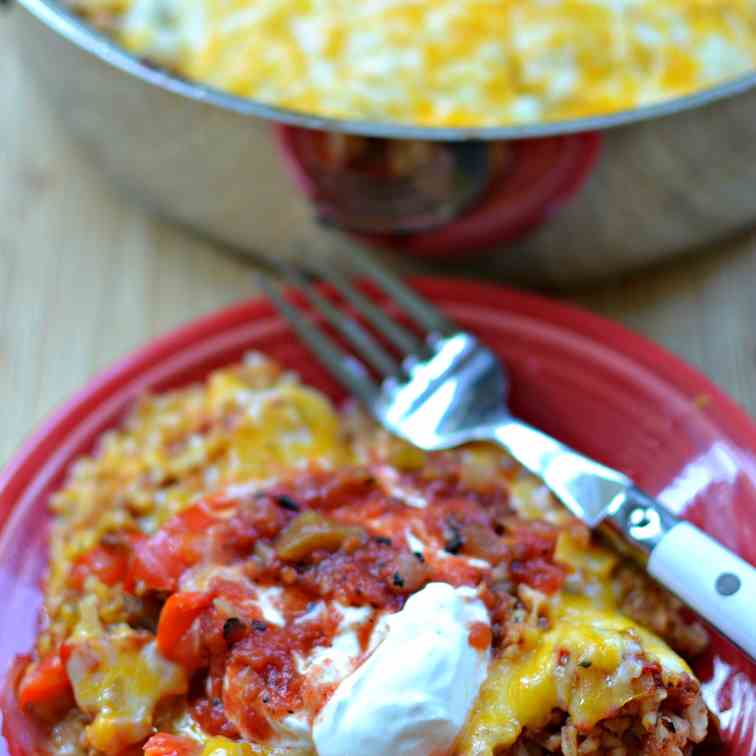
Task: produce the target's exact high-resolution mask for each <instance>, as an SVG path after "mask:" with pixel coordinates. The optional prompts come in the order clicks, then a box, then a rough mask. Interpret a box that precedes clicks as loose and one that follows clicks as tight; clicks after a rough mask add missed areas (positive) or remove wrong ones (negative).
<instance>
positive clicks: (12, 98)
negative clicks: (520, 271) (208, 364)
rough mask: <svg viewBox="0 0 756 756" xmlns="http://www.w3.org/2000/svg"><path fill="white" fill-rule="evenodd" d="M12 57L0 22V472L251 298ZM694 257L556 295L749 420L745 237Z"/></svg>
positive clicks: (749, 270) (231, 271) (754, 381)
mask: <svg viewBox="0 0 756 756" xmlns="http://www.w3.org/2000/svg"><path fill="white" fill-rule="evenodd" d="M12 48H13V39H12V36H11V33H10V29H9V28H8V25H4V24H3V19H2V18H1V17H0V49H2V50H3V51H4V53H3V54H2V55H0V81H2V82H3V85H2V87H0V114H2V115H1V116H0V208H1V209H2V219H3V221H2V224H1V225H0V397H2V399H3V401H4V412H3V419H2V425H0V462H3V461H5V460H6V459H7V457H8V456H9V455H10V454H11V453H12V452H13V450H14V449H15V448H16V447H17V446H18V445H19V443H20V442H21V441H22V439H23V438H24V437H25V436H27V435H28V434H29V432H30V431H31V430H32V429H33V428H34V426H35V424H36V423H37V422H39V420H40V419H41V418H42V417H43V416H44V415H45V414H47V413H48V412H49V411H50V410H51V409H52V408H53V407H54V406H55V405H56V404H58V403H59V402H61V401H62V400H63V399H65V398H66V397H67V396H69V395H70V394H71V393H72V392H73V391H75V390H76V389H77V388H78V387H80V386H81V385H82V384H83V383H84V382H85V381H86V380H87V379H88V378H89V377H91V376H92V375H93V374H94V373H95V372H96V371H98V370H100V369H101V368H103V367H104V366H106V365H107V364H108V363H110V362H112V361H113V360H114V359H116V358H117V357H119V356H121V355H123V354H124V353H126V352H128V351H129V350H131V349H133V348H135V347H137V346H138V345H140V344H142V343H144V342H145V341H146V340H148V339H150V338H151V337H153V336H154V335H156V334H158V333H160V332H162V331H165V330H166V329H168V328H171V327H173V326H175V325H177V324H179V323H181V322H182V321H185V320H187V319H189V318H192V317H195V316H197V315H200V314H203V313H206V312H209V311H210V310H212V309H214V308H217V307H219V306H222V305H224V304H228V303H230V302H233V301H234V300H237V299H240V298H243V297H249V296H251V295H254V294H255V293H256V287H255V284H254V279H253V276H252V272H253V270H254V268H253V265H252V263H251V262H250V261H249V260H248V259H244V258H242V257H240V256H238V255H234V254H231V253H229V252H225V251H223V250H220V249H218V248H217V247H215V246H213V245H212V244H209V243H207V242H204V241H202V240H198V239H196V238H194V237H192V236H190V235H188V234H187V233H186V232H184V231H182V230H180V229H177V228H175V227H173V226H171V225H168V224H166V223H164V222H162V221H159V220H157V219H155V218H153V217H150V216H148V215H147V214H145V212H144V211H143V210H141V209H139V208H137V207H135V206H133V205H131V204H129V203H128V202H127V201H125V199H124V198H123V197H122V196H120V195H119V194H117V193H116V192H115V191H114V190H113V189H112V188H111V186H110V184H109V182H108V180H107V179H106V178H105V177H104V176H102V175H101V174H100V173H99V172H98V170H97V169H96V167H94V166H92V165H90V164H89V162H88V161H87V160H85V159H84V157H83V156H82V154H80V151H79V149H78V148H77V147H76V146H74V145H72V144H70V143H69V142H68V140H67V138H66V135H65V134H64V133H63V130H62V129H61V128H60V125H59V124H58V123H57V122H56V120H55V119H54V117H53V116H52V115H51V114H50V112H49V111H48V110H47V109H46V107H45V105H44V103H42V102H40V100H39V98H38V96H37V94H36V93H35V91H34V89H33V88H32V87H31V86H30V84H29V82H28V81H27V78H26V76H25V75H24V73H23V72H22V71H21V70H20V66H19V65H18V63H17V59H16V57H15V55H14V54H13V50H12ZM706 252H707V254H703V253H702V254H701V255H700V256H697V257H695V258H690V257H689V258H686V260H685V261H683V262H681V263H680V264H678V265H670V266H667V267H665V268H663V269H657V270H654V271H651V272H648V273H645V274H642V275H637V276H634V277H632V278H630V279H627V280H625V281H623V282H621V283H619V284H615V285H613V286H611V287H601V288H594V289H591V290H585V291H580V292H573V293H571V294H568V295H566V296H567V298H568V299H571V300H573V301H575V302H577V303H579V304H581V305H583V306H586V307H588V308H590V309H592V310H594V311H595V312H598V313H602V314H604V315H607V316H608V317H611V318H614V319H616V320H619V321H621V322H623V323H625V324H626V325H628V326H630V327H631V328H634V329H636V330H638V331H640V332H641V333H644V334H646V335H648V336H650V337H651V338H653V339H655V340H657V341H659V342H660V343H662V344H664V345H665V346H667V347H668V348H669V349H671V350H672V351H673V352H675V353H677V354H678V355H680V356H681V357H683V358H684V359H686V360H688V361H690V362H691V363H692V364H694V365H696V366H698V367H699V368H701V369H702V370H703V371H704V372H705V373H707V374H708V375H709V376H710V377H711V378H712V379H713V380H714V381H715V382H717V383H718V384H719V385H720V386H721V387H722V388H724V389H725V390H726V391H728V392H730V393H731V394H732V395H733V396H734V397H735V399H737V400H738V401H739V402H740V403H741V404H742V405H743V406H744V407H746V408H747V409H748V410H749V411H750V412H751V413H752V414H756V329H755V328H754V325H755V324H756V297H754V295H753V292H754V282H755V281H756V235H751V236H746V237H743V238H741V239H739V240H737V241H736V242H733V243H731V244H729V245H727V246H726V247H722V248H720V249H717V250H707V251H706ZM400 267H402V268H403V269H412V270H422V271H425V272H429V271H432V269H433V268H438V266H427V265H420V264H405V265H402V266H400ZM440 272H444V273H448V272H449V270H448V269H443V270H442V271H440ZM455 272H456V274H458V275H471V274H475V268H474V267H472V268H465V269H459V268H457V269H455ZM484 273H485V271H484V270H482V269H480V268H479V269H478V270H477V275H484Z"/></svg>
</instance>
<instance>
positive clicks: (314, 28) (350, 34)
mask: <svg viewBox="0 0 756 756" xmlns="http://www.w3.org/2000/svg"><path fill="white" fill-rule="evenodd" d="M79 2H81V3H83V6H84V11H85V12H86V10H87V8H89V7H90V6H91V10H92V11H95V10H98V9H100V7H101V6H102V3H103V0H79ZM106 2H113V3H115V5H114V6H113V9H112V10H113V12H115V13H116V15H117V16H118V18H119V20H118V23H117V25H116V29H117V30H116V35H117V37H118V39H119V40H120V41H121V42H122V43H123V44H124V45H125V46H126V47H127V48H129V49H130V50H133V51H135V52H136V53H138V54H140V55H146V56H148V57H151V58H153V59H155V60H156V61H158V62H160V63H163V64H166V65H168V66H170V67H172V68H174V69H176V70H177V71H178V72H180V73H181V74H182V75H184V76H187V77H188V78H190V79H195V80H197V81H201V82H205V83H207V84H210V85H212V86H214V87H217V88H220V89H224V90H228V91H229V92H232V93H233V94H236V95H240V96H242V97H250V98H254V99H257V100H260V101H263V102H266V103H271V104H275V105H279V106H283V107H286V108H291V109H294V110H299V111H306V112H313V113H318V114H322V115H330V116H338V117H349V118H367V119H374V120H392V121H401V122H406V123H414V124H423V125H437V126H483V125H497V124H499V125H500V124H509V123H532V122H539V121H550V120H558V119H564V118H573V117H581V116H589V115H596V114H602V113H609V112H613V111H618V110H622V109H626V108H632V107H635V106H638V105H643V104H647V103H652V102H657V101H659V100H662V99H664V98H668V97H674V96H677V95H682V94H686V93H690V92H693V91H695V90H697V89H701V88H703V87H707V86H709V85H712V84H714V83H716V82H719V81H721V80H723V79H727V78H729V77H734V76H737V75H738V74H741V73H743V72H746V71H748V70H750V69H752V68H753V67H754V64H755V62H756V2H755V0H368V1H367V2H361V3H355V2H351V1H350V0H106ZM124 3H125V5H126V9H125V11H124Z"/></svg>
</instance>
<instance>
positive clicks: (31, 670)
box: [18, 652, 71, 706]
mask: <svg viewBox="0 0 756 756" xmlns="http://www.w3.org/2000/svg"><path fill="white" fill-rule="evenodd" d="M70 690H71V683H70V681H69V679H68V674H67V673H66V668H65V666H64V664H63V661H62V659H61V658H60V654H59V653H58V652H54V653H51V654H48V655H47V656H45V657H44V658H43V659H41V660H40V661H38V662H34V663H32V664H30V665H29V667H28V668H27V669H26V672H25V673H24V676H23V677H22V678H21V683H20V685H19V688H18V700H19V702H20V703H21V705H22V706H28V705H29V704H41V703H47V702H49V701H53V700H54V699H56V698H59V697H61V696H65V695H67V694H68V693H69V692H70Z"/></svg>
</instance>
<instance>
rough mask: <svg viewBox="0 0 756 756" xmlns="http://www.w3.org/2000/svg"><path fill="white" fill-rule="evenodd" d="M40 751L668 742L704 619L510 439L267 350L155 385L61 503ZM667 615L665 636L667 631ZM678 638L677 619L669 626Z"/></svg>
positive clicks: (678, 749) (82, 464)
mask: <svg viewBox="0 0 756 756" xmlns="http://www.w3.org/2000/svg"><path fill="white" fill-rule="evenodd" d="M51 506H52V509H53V512H54V513H55V520H54V525H53V530H52V536H51V552H50V553H51V559H50V567H49V573H48V577H47V581H46V599H45V626H44V629H43V632H42V634H41V635H40V637H39V639H38V642H37V646H36V651H35V654H34V656H33V658H32V659H31V660H30V661H28V663H26V662H22V663H21V664H20V665H19V666H17V667H16V670H15V674H16V677H15V683H14V684H15V686H16V694H17V697H18V702H19V704H20V706H21V707H22V708H23V709H24V710H25V711H26V712H27V714H28V715H30V716H31V718H32V719H33V720H34V722H35V723H36V725H37V726H38V727H39V728H40V729H41V731H42V732H43V733H44V736H43V737H42V739H41V741H40V742H39V744H38V746H37V749H38V752H40V753H44V752H49V753H52V754H70V755H71V756H84V755H85V754H111V755H112V756H118V755H119V754H130V753H138V752H140V750H142V749H143V751H144V753H145V754H147V755H148V756H171V755H175V756H192V755H194V754H214V756H219V755H220V754H224V755H225V754H237V753H244V754H255V753H261V754H270V755H271V756H278V755H279V754H281V756H284V755H285V754H313V755H314V754H316V753H317V754H318V756H345V755H346V754H351V753H360V754H362V755H363V756H372V755H373V754H375V756H381V754H386V753H396V754H408V755H409V754H415V755H416V756H442V754H459V755H460V756H467V755H470V756H473V755H474V756H493V754H504V753H512V754H524V753H528V754H540V753H544V754H545V753H547V752H548V753H563V754H565V755H566V756H577V754H578V753H596V754H605V753H606V754H609V753H611V754H612V755H613V756H618V755H619V754H647V755H648V756H657V755H661V754H669V756H677V754H681V753H690V752H691V751H692V749H693V747H694V746H695V745H696V744H698V743H701V742H702V741H703V740H704V739H705V737H706V733H707V730H708V713H707V711H706V707H705V705H704V702H703V698H702V693H701V688H700V684H699V682H698V680H697V679H696V678H695V677H694V675H693V673H692V672H691V670H690V667H689V666H688V665H687V664H686V662H685V661H683V659H682V658H681V657H680V656H679V655H678V654H677V653H675V652H674V651H672V649H671V648H670V645H668V644H671V645H672V646H674V647H675V648H676V649H678V650H679V651H680V653H683V654H686V655H696V654H698V653H700V652H701V651H702V650H703V648H704V647H705V645H706V634H705V632H704V630H703V628H702V627H701V626H700V624H698V623H697V622H696V621H694V620H691V619H689V618H688V617H687V616H686V614H685V612H684V611H683V608H682V606H681V605H680V604H679V602H677V601H676V600H675V599H673V598H672V597H671V596H669V595H667V594H665V593H664V592H663V591H662V590H661V589H659V588H657V587H655V586H654V585H653V584H652V583H651V581H650V580H648V579H647V578H646V577H645V576H644V575H643V574H642V573H641V572H639V571H637V570H635V569H634V568H632V567H630V566H629V565H625V564H623V563H621V562H620V561H619V560H618V559H617V557H615V556H614V555H612V554H611V553H610V552H609V551H607V550H605V549H604V548H603V547H601V546H599V545H597V544H595V543H593V542H592V540H591V537H590V533H589V531H588V530H587V528H585V526H583V525H582V524H581V523H579V521H577V520H576V519H573V518H572V517H571V516H569V515H568V514H567V513H566V512H565V511H564V510H562V509H561V508H560V507H559V506H558V505H557V504H556V503H554V502H552V500H551V499H550V497H549V496H548V494H547V493H546V491H545V490H544V489H543V488H542V487H541V486H538V485H536V484H535V483H534V482H533V480H532V479H530V478H529V477H527V476H526V475H524V474H523V473H522V472H521V471H519V470H518V469H517V468H516V466H515V465H514V464H513V463H512V462H511V461H509V460H508V459H507V458H506V457H504V456H503V455H502V454H500V453H499V452H497V451H494V450H493V449H491V448H487V447H485V446H482V445H481V446H478V447H476V446H469V447H466V448H463V449H461V450H458V451H453V452H444V453H434V454H424V453H421V452H419V451H418V450H416V449H414V448H411V447H409V446H407V445H406V444H404V443H402V442H399V441H397V440H396V439H394V438H392V437H390V436H388V435H387V434H386V433H385V432H382V431H378V430H377V429H376V428H375V427H373V425H372V423H370V422H368V421H367V420H366V419H365V418H363V417H362V416H360V414H359V413H357V412H356V411H354V410H352V411H349V410H347V411H346V413H345V414H344V413H342V414H341V415H339V414H338V413H336V411H335V410H334V409H333V407H332V406H331V405H330V404H329V403H328V401H327V400H326V399H325V397H323V396H322V395H320V394H318V393H317V392H315V391H313V390H311V389H308V388H306V387H304V386H302V385H301V384H300V383H299V382H298V381H297V380H296V379H295V378H294V377H293V376H292V375H290V374H287V373H284V372H282V371H281V369H280V368H279V367H278V366H277V365H275V363H272V362H270V361H268V360H266V359H265V358H263V357H261V356H260V355H256V354H251V355H248V357H247V359H246V361H245V363H244V364H243V365H241V366H239V367H235V368H230V369H226V370H220V371H217V372H215V373H213V374H212V375H211V376H210V378H209V380H208V381H207V383H206V384H204V385H200V386H195V387H190V388H187V389H183V390H180V391H177V392H173V393H169V394H165V395H157V396H155V397H145V398H143V399H142V400H141V401H140V402H139V403H138V405H137V407H136V409H135V410H134V412H133V413H132V414H131V415H130V416H129V417H128V418H127V420H126V422H125V424H124V426H123V428H122V429H120V430H117V431H114V432H111V433H109V434H107V435H106V436H104V437H103V438H102V440H101V441H100V443H99V445H98V449H97V450H96V452H95V454H94V456H92V457H89V458H83V459H81V460H79V461H78V462H76V464H75V465H74V466H73V468H72V472H71V475H70V477H69V480H68V482H67V484H66V485H65V487H64V488H63V489H62V490H61V491H60V492H59V493H58V494H57V495H56V496H55V497H54V499H53V500H52V503H51ZM662 637H663V638H664V639H665V640H662V639H661V638H662ZM665 641H666V642H665Z"/></svg>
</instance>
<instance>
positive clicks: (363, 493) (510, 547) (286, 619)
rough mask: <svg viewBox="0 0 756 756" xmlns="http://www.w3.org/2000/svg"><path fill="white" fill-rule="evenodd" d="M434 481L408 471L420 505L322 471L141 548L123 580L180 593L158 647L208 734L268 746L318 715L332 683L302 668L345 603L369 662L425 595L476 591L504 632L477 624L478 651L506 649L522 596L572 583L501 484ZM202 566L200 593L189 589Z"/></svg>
mask: <svg viewBox="0 0 756 756" xmlns="http://www.w3.org/2000/svg"><path fill="white" fill-rule="evenodd" d="M433 473H434V477H432V478H429V477H424V474H423V473H421V472H418V473H403V474H402V476H401V480H400V483H401V486H400V489H401V490H410V489H411V490H412V492H413V501H408V500H407V499H406V497H402V496H399V495H395V494H394V493H393V492H391V491H390V490H389V491H388V492H387V488H386V486H385V485H379V484H378V482H377V480H376V475H374V474H372V473H371V471H370V470H369V469H357V470H350V471H339V472H322V471H320V472H317V471H316V472H313V471H310V472H308V473H307V474H303V475H301V476H299V477H296V478H294V479H291V480H289V481H287V482H286V483H280V484H277V485H276V486H274V487H273V488H272V489H271V490H268V491H264V492H249V493H244V494H242V495H239V496H237V497H235V498H234V497H216V498H213V499H207V500H203V501H200V502H198V503H197V504H195V505H193V506H191V507H189V508H188V509H187V510H185V511H183V512H182V513H180V514H179V515H177V516H175V517H174V518H172V519H171V520H169V521H168V522H167V523H165V524H164V526H163V527H162V528H161V529H160V530H159V531H158V532H157V533H156V534H154V535H153V536H152V537H150V538H148V539H146V540H143V541H141V542H138V543H136V544H135V546H134V548H133V553H132V554H131V559H130V562H129V564H128V574H127V576H126V584H127V586H129V587H130V590H132V591H133V592H134V593H136V594H138V595H142V596H144V595H149V594H156V595H158V596H161V597H162V598H163V599H165V597H166V596H169V598H168V600H167V601H166V603H165V605H164V607H163V613H162V615H161V621H160V624H159V629H158V645H159V647H160V645H161V628H162V629H163V630H164V633H165V636H164V645H165V647H166V649H167V653H168V654H169V656H170V658H172V659H174V660H175V661H177V662H178V663H180V664H182V665H183V666H185V667H186V669H187V670H189V671H190V673H191V674H192V675H193V678H192V679H193V684H192V691H191V694H190V703H191V711H192V714H193V716H194V717H195V719H196V720H197V721H198V723H199V724H200V725H201V727H202V728H203V729H204V730H205V731H206V732H208V733H210V734H214V735H224V736H226V737H238V736H239V735H242V736H244V737H246V738H249V739H252V740H255V741H258V742H264V741H265V740H266V739H268V738H270V737H271V735H272V734H273V724H272V723H274V722H276V721H277V720H280V719H282V718H284V717H286V716H288V715H290V714H292V713H301V712H302V711H304V712H306V713H307V715H308V716H309V717H310V718H312V717H314V716H315V714H316V713H317V711H319V709H320V707H322V705H323V704H324V702H325V700H326V699H327V697H328V695H330V693H331V692H332V689H333V687H334V684H333V683H323V684H314V683H313V681H312V680H310V679H308V678H307V676H306V675H305V674H303V673H302V671H301V664H300V663H299V662H298V660H302V659H305V658H308V656H309V655H310V654H311V653H312V652H313V649H316V648H328V647H329V646H330V645H331V644H332V642H333V639H334V636H335V634H336V633H337V632H338V631H339V625H340V621H341V614H340V612H339V610H338V609H337V608H336V607H335V606H334V602H337V603H338V604H340V605H343V606H353V607H369V608H370V609H371V610H374V611H373V612H372V615H370V612H368V614H369V615H370V616H368V618H367V620H366V621H365V622H364V623H363V624H362V625H360V626H359V628H357V630H356V633H357V637H358V641H359V647H360V649H361V650H362V652H363V653H364V652H365V651H366V650H367V648H368V644H369V641H370V635H371V632H372V629H373V626H374V623H375V621H376V618H377V617H378V616H380V613H382V612H396V611H399V610H400V609H401V608H402V606H403V605H404V602H405V601H406V599H407V597H408V596H410V595H411V594H413V593H415V592H416V591H418V590H420V589H422V587H423V586H424V585H426V584H427V583H429V582H432V581H442V582H447V583H450V584H452V585H455V586H462V585H469V586H478V587H479V588H480V592H481V598H482V600H483V601H484V602H485V603H486V606H487V607H488V609H489V611H490V613H491V617H492V620H493V621H492V625H491V627H489V626H487V625H483V624H482V623H477V624H476V625H474V626H473V627H471V628H470V634H469V642H470V644H471V645H472V646H473V647H474V648H477V649H481V650H483V649H487V648H489V647H492V648H493V650H494V651H495V649H496V646H497V644H498V643H499V642H500V640H501V638H500V632H499V631H500V628H501V626H502V624H503V623H504V622H505V621H506V619H507V617H508V616H509V614H510V612H511V610H512V608H513V607H514V606H515V605H516V603H517V598H516V596H517V585H518V584H520V583H524V584H527V585H530V586H532V587H534V588H537V589H538V590H541V591H543V592H545V593H553V592H554V591H556V590H558V589H559V588H560V587H561V585H562V583H563V580H564V577H565V572H564V568H563V567H561V566H560V565H558V564H556V563H555V562H554V549H555V545H556V539H557V535H558V530H557V529H556V527H555V526H552V525H550V524H548V523H543V522H530V521H526V520H523V519H521V518H519V517H518V516H517V515H516V514H515V512H514V511H513V510H512V508H511V507H510V505H509V502H508V499H507V496H506V494H505V493H503V492H502V491H501V490H500V489H498V488H494V487H493V486H492V487H491V488H490V490H471V489H470V488H466V487H465V486H463V484H462V483H461V481H460V478H459V475H458V474H457V471H456V470H455V469H454V468H452V467H450V469H448V470H446V471H444V470H441V471H439V470H437V469H436V470H434V471H433ZM418 502H423V504H424V506H418V505H417V503H418ZM100 563H103V564H105V565H108V564H109V563H108V562H107V560H104V559H101V558H100V557H99V556H98V558H97V559H95V560H93V564H95V565H97V564H100ZM93 569H94V568H93ZM205 569H209V573H210V578H209V579H207V580H205V582H204V583H203V584H202V585H203V587H202V590H201V591H199V593H198V591H197V590H196V587H193V588H192V589H191V590H190V592H189V593H181V592H179V593H177V591H178V590H179V585H180V584H181V590H182V591H186V590H187V589H186V587H185V584H187V583H191V580H192V579H194V577H195V576H196V575H199V574H201V572H202V570H205ZM110 572H111V568H110V567H109V566H107V567H106V569H105V573H106V574H110ZM113 574H115V568H113ZM118 574H119V576H120V573H118ZM271 587H276V588H279V589H280V594H278V593H277V594H276V595H277V596H278V599H277V606H276V610H277V611H278V612H279V614H280V619H279V621H276V622H273V621H270V619H266V616H265V612H264V611H263V610H262V608H261V604H260V603H259V601H258V600H257V594H258V590H259V589H261V588H262V589H265V588H271ZM203 592H204V593H203ZM171 594H172V595H171ZM318 607H320V609H321V610H319V611H313V609H314V608H315V609H317V608H318Z"/></svg>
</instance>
